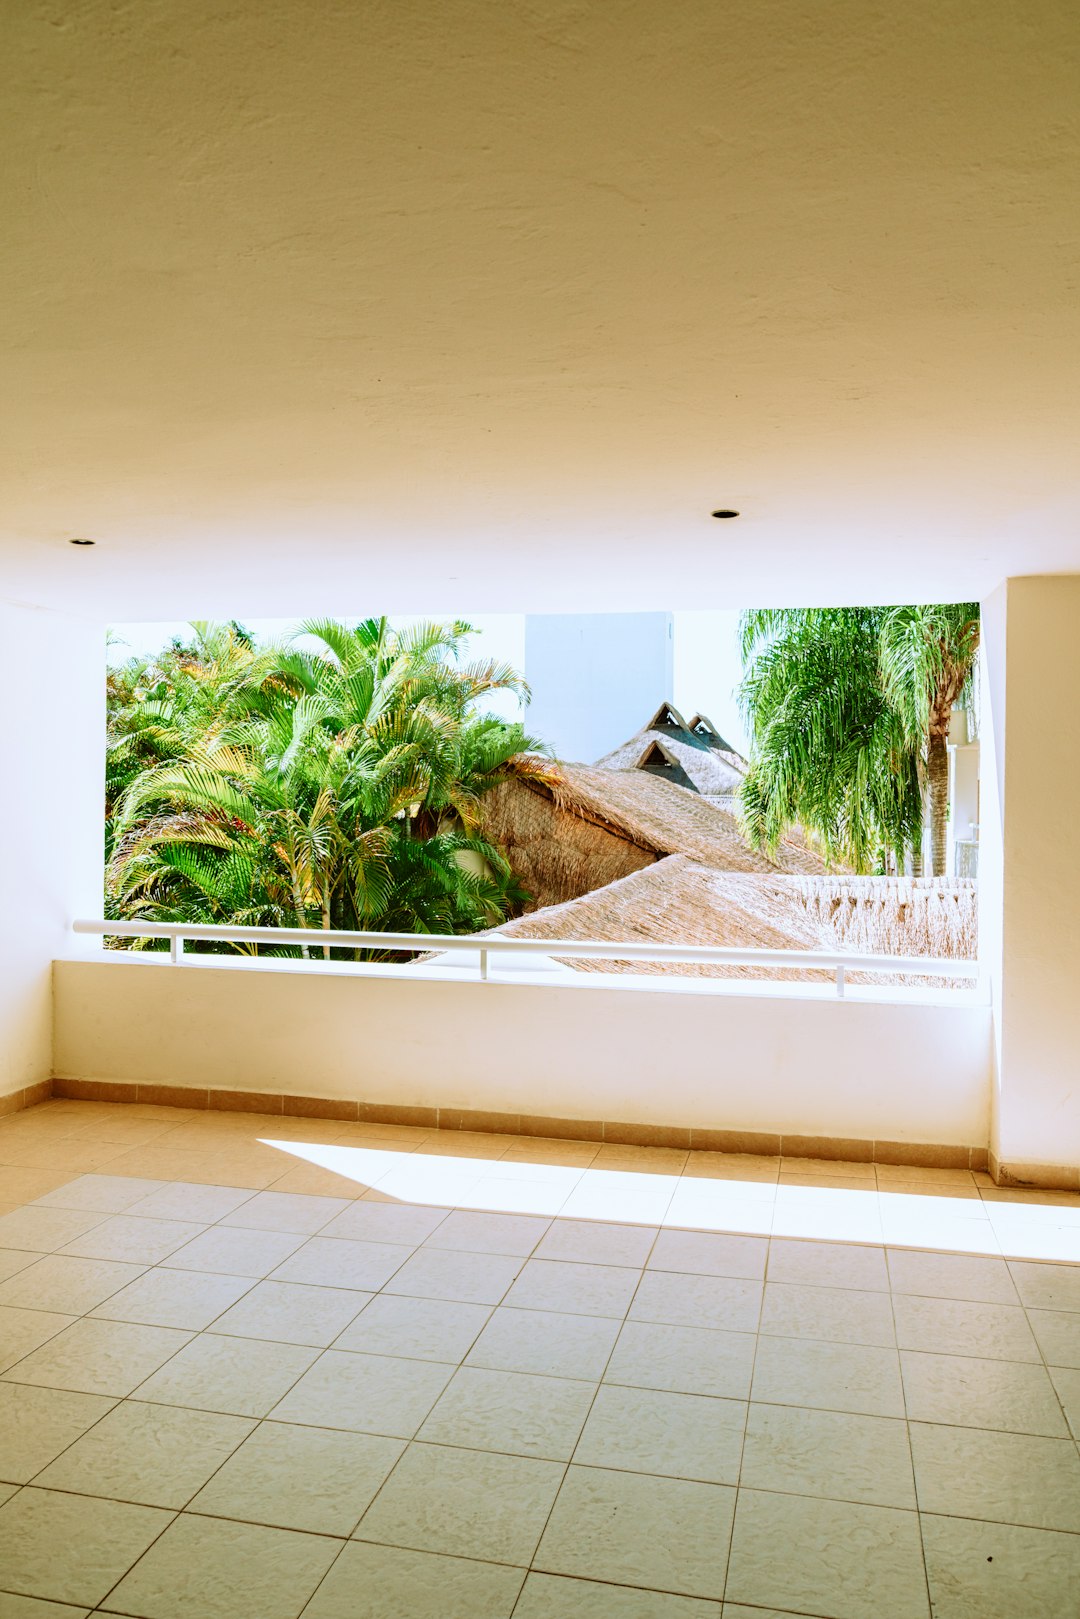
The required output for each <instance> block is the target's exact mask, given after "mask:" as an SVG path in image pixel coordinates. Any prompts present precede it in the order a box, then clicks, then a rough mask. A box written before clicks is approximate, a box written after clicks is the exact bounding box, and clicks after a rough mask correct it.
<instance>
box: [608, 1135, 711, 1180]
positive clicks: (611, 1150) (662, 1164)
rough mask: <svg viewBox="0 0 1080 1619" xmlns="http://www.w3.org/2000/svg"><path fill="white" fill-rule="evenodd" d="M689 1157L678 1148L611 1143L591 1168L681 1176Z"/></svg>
mask: <svg viewBox="0 0 1080 1619" xmlns="http://www.w3.org/2000/svg"><path fill="white" fill-rule="evenodd" d="M689 1156H690V1154H689V1152H684V1151H682V1150H681V1149H680V1148H678V1147H623V1146H620V1145H619V1143H618V1142H611V1143H609V1144H608V1145H606V1146H602V1147H601V1148H600V1151H599V1152H598V1153H597V1155H596V1157H595V1158H594V1159H593V1162H592V1166H591V1167H592V1168H593V1169H602V1170H612V1169H614V1170H630V1171H633V1172H634V1173H635V1174H639V1175H680V1174H681V1173H682V1170H683V1166H684V1165H685V1163H686V1160H687V1159H688V1158H689Z"/></svg>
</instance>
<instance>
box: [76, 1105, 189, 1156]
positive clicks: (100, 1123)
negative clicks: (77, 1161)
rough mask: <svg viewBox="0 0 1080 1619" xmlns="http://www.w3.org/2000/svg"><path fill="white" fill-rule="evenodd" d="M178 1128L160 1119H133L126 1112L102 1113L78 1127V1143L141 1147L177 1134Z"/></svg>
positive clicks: (174, 1124) (170, 1122)
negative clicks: (103, 1142) (115, 1143)
mask: <svg viewBox="0 0 1080 1619" xmlns="http://www.w3.org/2000/svg"><path fill="white" fill-rule="evenodd" d="M179 1129H180V1126H179V1125H177V1124H176V1123H174V1122H172V1121H170V1120H167V1119H161V1118H156V1119H155V1118H146V1117H141V1116H140V1117H133V1116H132V1115H131V1114H130V1113H128V1112H127V1111H126V1110H125V1111H124V1112H122V1113H121V1112H119V1111H117V1112H116V1113H102V1114H98V1115H97V1116H96V1117H93V1118H90V1119H87V1120H86V1121H85V1122H83V1123H81V1124H80V1125H79V1129H78V1137H77V1139H78V1140H79V1141H105V1142H119V1143H121V1144H122V1145H126V1146H129V1147H141V1146H143V1145H144V1144H145V1143H146V1142H148V1141H156V1140H158V1138H159V1137H163V1136H166V1135H169V1134H172V1133H176V1132H178V1131H179Z"/></svg>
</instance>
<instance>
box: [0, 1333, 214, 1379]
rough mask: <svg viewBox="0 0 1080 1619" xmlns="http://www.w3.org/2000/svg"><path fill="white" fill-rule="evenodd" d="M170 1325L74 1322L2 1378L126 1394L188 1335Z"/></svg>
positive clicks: (182, 1342)
mask: <svg viewBox="0 0 1080 1619" xmlns="http://www.w3.org/2000/svg"><path fill="white" fill-rule="evenodd" d="M190 1337H191V1334H190V1333H189V1332H177V1331H174V1330H173V1329H172V1328H171V1327H143V1326H134V1325H132V1324H131V1323H129V1322H126V1321H95V1320H93V1319H91V1318H90V1317H89V1316H87V1317H85V1318H84V1319H83V1320H82V1321H76V1322H74V1323H73V1324H72V1325H71V1326H69V1327H65V1328H64V1330H63V1331H62V1332H59V1333H57V1335H56V1337H55V1338H50V1340H49V1342H48V1343H45V1344H42V1346H41V1348H40V1349H35V1350H34V1351H33V1353H32V1354H29V1355H27V1356H26V1357H25V1358H24V1359H23V1360H21V1361H19V1363H18V1364H17V1365H16V1366H12V1367H11V1368H10V1369H9V1370H8V1371H7V1372H5V1374H4V1376H5V1377H6V1378H8V1379H9V1380H10V1381H11V1382H13V1383H34V1384H36V1385H37V1386H38V1387H39V1388H54V1389H73V1390H75V1391H76V1392H77V1393H81V1394H115V1395H117V1396H120V1395H124V1394H130V1393H131V1391H132V1389H134V1388H135V1387H136V1386H137V1385H138V1384H139V1383H141V1382H142V1381H143V1380H144V1378H146V1377H149V1376H150V1374H151V1373H152V1372H154V1371H156V1370H157V1368H158V1367H159V1366H161V1365H163V1364H164V1363H165V1362H166V1361H167V1360H169V1359H170V1358H171V1357H172V1356H173V1355H175V1354H176V1352H177V1350H178V1349H181V1348H182V1347H183V1346H184V1345H185V1344H186V1343H187V1342H188V1341H189V1339H190Z"/></svg>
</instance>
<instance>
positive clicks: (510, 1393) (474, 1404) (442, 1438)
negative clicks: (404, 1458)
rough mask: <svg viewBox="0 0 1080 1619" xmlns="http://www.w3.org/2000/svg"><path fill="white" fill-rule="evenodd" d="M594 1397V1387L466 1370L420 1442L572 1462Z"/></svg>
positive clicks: (442, 1397) (428, 1421)
mask: <svg viewBox="0 0 1080 1619" xmlns="http://www.w3.org/2000/svg"><path fill="white" fill-rule="evenodd" d="M595 1393H596V1384H595V1383H587V1382H584V1381H575V1380H571V1379H569V1378H562V1377H540V1376H532V1375H530V1374H528V1373H524V1372H502V1371H491V1370H487V1369H485V1368H483V1367H479V1366H463V1367H461V1368H460V1370H459V1371H457V1372H456V1373H455V1374H454V1376H453V1378H452V1379H451V1381H450V1382H449V1384H448V1385H447V1387H446V1390H445V1392H444V1393H443V1394H442V1395H440V1397H439V1399H438V1401H437V1402H436V1404H435V1406H434V1407H433V1409H432V1410H431V1412H430V1414H429V1415H428V1417H427V1419H426V1421H425V1422H424V1424H423V1426H422V1427H421V1429H420V1431H419V1433H418V1435H417V1438H418V1439H421V1440H426V1441H428V1442H430V1443H432V1444H437V1445H457V1446H460V1447H461V1448H463V1449H467V1450H497V1451H502V1452H505V1453H506V1454H508V1455H512V1456H541V1457H546V1458H547V1460H549V1461H556V1462H560V1461H561V1462H567V1461H569V1460H570V1457H571V1455H572V1454H573V1450H574V1446H575V1445H576V1443H577V1440H578V1435H579V1434H580V1433H581V1429H582V1424H583V1423H584V1421H585V1418H586V1417H587V1416H588V1413H589V1407H590V1405H591V1404H592V1402H593V1397H594V1395H595Z"/></svg>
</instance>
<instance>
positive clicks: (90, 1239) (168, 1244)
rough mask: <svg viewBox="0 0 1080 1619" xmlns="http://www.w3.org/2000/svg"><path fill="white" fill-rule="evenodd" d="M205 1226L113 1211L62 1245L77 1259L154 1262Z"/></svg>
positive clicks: (163, 1257) (179, 1246) (135, 1262)
mask: <svg viewBox="0 0 1080 1619" xmlns="http://www.w3.org/2000/svg"><path fill="white" fill-rule="evenodd" d="M206 1229H207V1227H206V1226H204V1225H197V1224H195V1223H194V1222H192V1221H187V1220H154V1219H147V1218H142V1219H138V1218H136V1217H134V1216H132V1215H128V1214H114V1215H111V1216H110V1217H109V1218H108V1219H106V1220H103V1221H102V1223H101V1224H100V1225H97V1226H95V1227H94V1229H93V1230H92V1231H88V1232H87V1233H86V1235H85V1236H83V1237H76V1239H75V1240H74V1242H69V1243H67V1244H66V1245H65V1247H64V1250H63V1251H64V1253H66V1254H75V1255H76V1256H77V1257H78V1258H81V1259H116V1260H120V1261H122V1262H124V1263H127V1264H132V1265H158V1264H160V1263H161V1261H162V1260H163V1259H166V1258H168V1256H169V1254H173V1253H175V1252H176V1250H177V1249H178V1248H182V1247H184V1246H185V1244H187V1243H189V1242H191V1241H192V1240H193V1239H194V1238H195V1237H198V1236H199V1235H200V1234H201V1233H202V1232H204V1231H205V1230H206Z"/></svg>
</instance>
